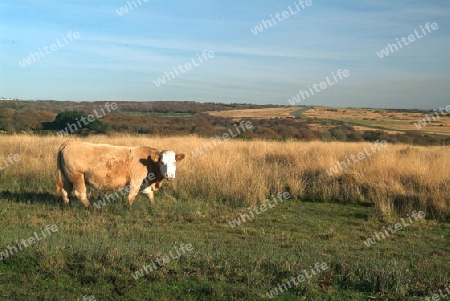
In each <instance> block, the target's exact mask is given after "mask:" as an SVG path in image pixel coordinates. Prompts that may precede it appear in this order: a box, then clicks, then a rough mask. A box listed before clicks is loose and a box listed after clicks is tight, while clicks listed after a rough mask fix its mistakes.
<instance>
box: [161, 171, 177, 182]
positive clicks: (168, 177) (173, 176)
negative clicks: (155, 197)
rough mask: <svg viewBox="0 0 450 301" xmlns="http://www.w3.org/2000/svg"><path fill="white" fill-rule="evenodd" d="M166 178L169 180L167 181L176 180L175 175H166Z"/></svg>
mask: <svg viewBox="0 0 450 301" xmlns="http://www.w3.org/2000/svg"><path fill="white" fill-rule="evenodd" d="M164 177H165V178H166V179H167V180H169V181H170V180H173V179H175V175H174V174H169V173H166V174H165V175H164Z"/></svg>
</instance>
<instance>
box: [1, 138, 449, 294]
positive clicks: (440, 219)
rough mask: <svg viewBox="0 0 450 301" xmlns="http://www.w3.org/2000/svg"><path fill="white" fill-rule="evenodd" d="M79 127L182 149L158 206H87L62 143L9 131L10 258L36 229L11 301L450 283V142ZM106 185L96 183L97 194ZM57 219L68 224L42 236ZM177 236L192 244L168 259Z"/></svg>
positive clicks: (380, 290)
mask: <svg viewBox="0 0 450 301" xmlns="http://www.w3.org/2000/svg"><path fill="white" fill-rule="evenodd" d="M74 139H79V140H83V141H89V142H98V143H109V144H114V145H125V146H134V145H147V146H151V147H155V148H158V149H161V150H162V149H172V150H174V151H176V152H177V153H185V154H186V158H185V159H184V160H183V161H181V162H179V163H178V165H177V178H176V179H175V180H174V181H172V182H167V181H165V182H164V185H163V186H162V188H161V189H160V190H159V191H158V192H156V193H155V202H156V204H155V205H153V206H152V205H150V204H149V202H148V200H147V199H146V197H145V196H143V195H139V196H138V197H137V199H136V201H135V203H134V205H133V207H131V208H130V207H129V206H128V205H127V201H126V197H124V198H120V199H117V200H114V201H112V202H111V203H107V204H106V205H105V206H101V207H100V208H97V207H95V208H94V210H93V212H89V211H86V210H85V209H84V207H83V205H82V204H81V203H80V202H79V201H78V200H76V199H75V198H74V197H72V198H71V205H70V208H64V207H63V206H62V201H61V199H60V198H55V197H54V195H53V193H54V188H55V181H56V178H55V171H56V163H55V160H56V159H55V158H56V152H57V150H58V147H59V145H60V144H61V143H62V142H63V141H65V139H61V138H56V137H37V136H28V135H12V136H1V137H0V167H1V168H2V170H1V171H0V216H1V220H2V227H1V232H0V233H1V235H0V237H1V238H0V254H1V252H5V251H6V250H8V248H10V249H11V248H12V246H17V245H18V241H20V240H22V239H24V240H27V239H28V238H29V237H32V236H33V235H35V234H34V233H35V232H36V233H37V235H38V236H39V235H40V236H41V239H40V240H38V241H35V242H34V243H29V245H28V247H23V249H20V250H19V249H18V248H17V249H18V250H17V252H14V254H12V255H11V254H10V256H9V257H8V258H6V261H5V262H3V263H2V262H0V299H1V300H78V299H79V300H82V299H83V297H84V298H85V299H87V298H89V297H95V298H96V299H97V300H264V299H270V297H273V298H277V299H279V300H298V299H304V300H422V299H421V298H425V297H431V296H433V294H436V293H437V292H439V290H441V291H442V292H445V289H446V288H448V289H449V290H450V264H449V262H450V255H449V254H450V243H449V236H450V224H449V221H450V197H449V196H450V153H449V148H448V147H418V146H407V145H399V144H396V145H390V144H388V145H386V147H378V146H376V145H374V144H373V143H338V142H332V143H325V142H308V143H305V142H298V141H287V142H274V141H264V140H253V141H242V140H234V139H230V140H228V141H225V142H222V143H221V144H218V145H217V146H212V147H210V148H209V149H208V150H207V151H206V152H204V153H203V154H199V155H197V156H194V155H193V154H192V151H193V150H195V149H196V148H198V147H200V146H202V145H204V144H205V143H210V142H211V141H212V140H211V139H204V138H198V137H171V138H145V137H139V136H89V137H88V138H85V139H80V138H74ZM359 153H365V154H366V155H365V157H364V158H363V157H361V156H359ZM368 153H371V154H370V155H368ZM16 154H17V155H19V158H20V159H19V160H16V161H14V160H12V162H11V161H8V156H10V155H12V156H14V155H16ZM352 155H353V157H352ZM355 156H356V157H357V158H358V161H356V162H355V160H354V159H352V160H353V161H348V159H349V158H355ZM9 158H12V157H11V156H10V157H9ZM16 158H17V157H16ZM339 162H340V166H341V167H342V168H341V167H339ZM346 162H347V164H344V163H346ZM349 162H352V163H351V164H350V163H349ZM330 168H334V169H333V172H331V170H330ZM327 171H328V172H327ZM284 192H287V193H288V194H289V195H290V198H289V199H286V200H284V201H282V202H281V201H279V202H278V203H275V205H274V200H273V199H274V198H276V195H277V194H279V193H284ZM104 194H105V192H99V191H96V190H90V194H89V198H90V200H91V203H92V204H94V203H95V202H96V201H98V200H99V199H101V198H102V197H103V195H104ZM272 195H274V197H272ZM268 200H269V201H270V202H271V204H272V206H270V205H269V206H265V207H263V206H262V205H266V204H269V203H270V202H268ZM97 204H98V203H97ZM255 206H256V208H257V209H258V210H259V211H258V210H256V211H255V210H254V208H255ZM263 208H265V210H263ZM250 212H259V213H254V216H253V217H252V218H246V219H244V217H245V216H246V214H247V216H249V217H250V216H251V215H250ZM413 212H416V213H417V212H423V213H424V214H425V216H424V218H418V219H415V218H413V217H412V216H413ZM233 221H234V223H233ZM397 224H400V225H401V229H400V230H399V229H398V227H397ZM46 225H56V226H57V228H58V231H56V232H54V233H52V234H51V235H47V237H44V238H42V236H43V235H42V234H41V233H42V231H45V230H42V229H44V227H45V226H46ZM389 226H394V227H395V229H396V232H395V234H394V233H393V231H392V230H387V229H390V228H389ZM377 236H378V237H377ZM370 237H373V238H374V239H373V241H372V243H369V241H368V240H367V239H368V238H370ZM182 244H184V245H187V244H190V245H191V246H192V250H190V251H189V252H181V251H180V254H181V253H182V255H181V256H179V257H178V258H174V257H170V256H169V254H170V252H171V251H172V252H174V250H179V249H180V246H181V245H182ZM10 253H11V252H10ZM164 258H169V261H168V262H166V264H164V265H157V264H156V265H154V266H153V271H148V270H149V268H148V267H147V268H146V269H147V271H148V272H146V270H145V269H143V267H144V266H150V264H151V263H154V262H158V260H160V261H161V260H163V259H164ZM163 261H164V260H163ZM317 263H319V264H322V263H326V265H327V268H326V269H324V270H318V269H316V270H314V266H315V264H317ZM305 271H306V273H307V274H308V275H309V276H310V277H309V278H308V277H307V276H306V277H305V278H306V279H305V280H304V281H299V280H298V279H299V278H297V283H295V281H291V279H292V278H293V277H298V276H299V275H305ZM136 272H138V274H136ZM137 276H138V277H137ZM276 294H278V296H277V295H276ZM269 295H270V296H269ZM87 300H88V299H87Z"/></svg>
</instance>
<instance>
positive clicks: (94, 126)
mask: <svg viewBox="0 0 450 301" xmlns="http://www.w3.org/2000/svg"><path fill="white" fill-rule="evenodd" d="M43 128H44V129H45V130H63V129H66V128H68V129H69V130H70V133H78V134H79V133H82V132H85V131H87V130H88V131H94V132H97V133H105V132H106V131H107V130H108V128H109V127H108V125H107V124H105V123H103V122H102V121H100V120H99V119H95V120H94V121H92V122H89V120H88V116H87V115H86V114H84V113H82V112H79V111H64V112H61V113H59V114H58V115H56V118H55V120H54V121H52V122H44V123H43Z"/></svg>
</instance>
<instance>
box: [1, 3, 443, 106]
mask: <svg viewBox="0 0 450 301" xmlns="http://www.w3.org/2000/svg"><path fill="white" fill-rule="evenodd" d="M44 2H45V3H44ZM300 2H301V3H300ZM308 4H309V5H308ZM263 21H264V23H262V22H263ZM427 22H428V29H425V26H426V24H427ZM433 23H436V24H434V29H433V28H432V27H430V25H431V24H433ZM421 26H422V27H421ZM449 26H450V0H447V1H442V0H435V1H416V0H396V1H392V0H389V1H385V0H343V1H336V0H310V2H308V1H305V0H277V1H266V0H260V1H242V0H239V1H238V0H227V1H224V0H216V1H203V2H202V1H198V0H191V1H179V0H173V1H162V0H134V1H131V0H130V1H126V0H110V1H85V0H79V1H71V0H65V1H61V0H58V1H56V0H46V1H30V0H23V1H6V0H0V97H11V98H18V99H24V100H39V99H40V100H43V99H52V100H73V101H98V100H110V101H120V100H129V101H158V100H176V101H199V102H221V103H252V104H278V105H292V104H299V105H314V106H332V107H365V108H369V107H370V108H405V109H410V108H418V109H433V108H439V107H442V106H446V105H450V97H449V95H450V93H449V92H450V72H449V70H450V39H449V38H450V28H449ZM256 27H258V28H259V29H258V28H256ZM423 30H424V31H425V33H426V35H425V34H424V32H423ZM428 30H429V31H428ZM415 31H417V34H416V33H415ZM410 35H412V36H410ZM408 36H410V37H411V41H409V40H408ZM403 37H405V39H404V42H402V41H401V39H402V38H403ZM396 39H398V41H397V40H396ZM389 43H390V44H391V49H389V48H386V47H388V44H389ZM393 44H396V46H395V47H397V49H396V48H395V47H394V46H393ZM399 44H400V45H399ZM400 46H401V47H400ZM382 49H384V50H385V51H386V53H388V55H385V54H382V53H381V50H382ZM380 55H381V56H382V57H380ZM180 66H181V68H180ZM174 69H175V70H174ZM344 70H348V71H346V72H345V74H346V75H347V76H346V77H345V76H342V73H343V71H344ZM338 73H339V74H341V75H340V76H338ZM158 78H159V80H158ZM327 81H328V82H327ZM321 83H322V84H321ZM314 85H315V86H314ZM309 89H311V90H309ZM301 92H303V93H302V94H301V95H302V96H301V97H300V93H301ZM306 93H308V95H307V94H306ZM297 96H298V97H297ZM296 97H297V98H296ZM293 98H294V99H293Z"/></svg>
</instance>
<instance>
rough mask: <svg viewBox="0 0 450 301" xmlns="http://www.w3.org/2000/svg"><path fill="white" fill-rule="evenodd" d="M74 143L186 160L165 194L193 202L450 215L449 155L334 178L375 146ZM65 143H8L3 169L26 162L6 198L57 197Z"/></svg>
mask: <svg viewBox="0 0 450 301" xmlns="http://www.w3.org/2000/svg"><path fill="white" fill-rule="evenodd" d="M74 139H77V140H83V141H89V142H94V143H109V144H113V145H126V146H136V145H147V146H151V147H155V148H158V149H161V150H162V149H172V150H174V151H176V152H179V153H185V154H186V158H185V159H184V160H183V161H181V162H179V164H178V170H177V179H176V180H175V181H172V182H170V183H165V184H164V185H163V189H162V191H165V192H167V193H170V194H173V195H174V196H175V197H177V198H182V199H186V200H189V199H192V198H200V199H204V200H205V201H208V202H224V203H226V204H229V205H230V206H250V205H252V204H256V203H260V202H262V201H263V200H264V199H266V198H269V197H270V195H271V194H276V193H277V192H283V191H289V192H290V193H291V194H292V195H293V197H295V198H298V199H301V200H305V201H324V202H341V203H373V204H374V206H375V208H376V209H377V212H378V213H380V214H384V215H391V214H395V213H400V212H401V213H404V212H407V213H410V212H411V211H412V210H417V211H419V210H423V211H426V212H427V215H428V216H430V215H432V216H435V217H440V218H446V217H448V216H449V215H450V210H449V207H450V152H449V150H450V149H449V147H408V146H406V145H387V147H386V148H385V149H381V150H380V151H378V152H376V153H374V154H372V155H371V156H370V157H367V158H366V159H364V160H361V161H359V162H358V163H355V164H353V165H352V166H351V167H350V168H348V169H344V170H343V171H340V172H339V173H338V174H335V175H333V176H330V175H328V174H327V173H326V170H328V169H329V168H330V167H332V166H334V165H335V164H336V163H337V161H338V160H339V161H344V160H345V158H346V156H348V157H350V155H352V154H353V155H356V154H357V153H358V152H362V151H363V149H364V147H367V146H369V145H371V144H370V143H340V142H333V143H326V142H306V143H305V142H296V141H288V142H273V141H262V140H255V141H241V140H228V141H226V142H223V143H222V144H218V145H217V146H216V147H214V148H212V149H210V150H208V151H207V152H206V153H204V154H201V155H198V156H197V157H195V156H193V155H192V151H194V150H195V149H196V148H198V147H200V146H202V144H203V143H205V142H211V140H210V139H203V138H198V137H172V138H144V137H136V136H114V137H108V136H91V137H88V138H85V139H81V138H74ZM65 140H66V139H64V138H57V137H53V136H52V137H37V136H28V135H15V136H1V137H0V166H4V162H3V159H4V158H6V157H7V156H8V154H19V155H20V157H21V160H20V161H19V162H17V163H15V164H13V165H10V166H8V167H6V168H5V169H4V170H3V171H0V181H2V182H3V184H2V183H0V190H5V189H8V190H14V191H20V192H22V191H23V192H30V189H34V190H35V191H36V192H53V189H54V183H55V169H56V163H55V160H56V152H57V150H58V147H59V145H60V144H61V143H62V142H63V141H65ZM368 149H369V147H368ZM5 183H8V184H7V186H5V185H6V184H5ZM42 183H44V184H42ZM30 187H31V188H30ZM158 194H159V193H156V196H155V197H156V201H157V202H158ZM91 201H92V200H91ZM159 201H161V198H159Z"/></svg>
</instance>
